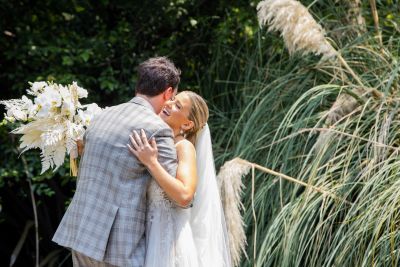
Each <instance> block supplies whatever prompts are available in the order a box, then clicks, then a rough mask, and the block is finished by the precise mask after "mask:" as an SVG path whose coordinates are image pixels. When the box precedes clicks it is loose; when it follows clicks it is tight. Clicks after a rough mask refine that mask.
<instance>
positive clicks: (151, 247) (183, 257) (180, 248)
mask: <svg viewBox="0 0 400 267" xmlns="http://www.w3.org/2000/svg"><path fill="white" fill-rule="evenodd" d="M189 220H190V209H180V208H174V207H166V206H163V205H160V206H153V207H149V210H148V214H147V225H146V260H145V267H198V266H199V263H198V258H197V252H196V247H195V244H194V240H193V234H192V229H191V227H190V223H189Z"/></svg>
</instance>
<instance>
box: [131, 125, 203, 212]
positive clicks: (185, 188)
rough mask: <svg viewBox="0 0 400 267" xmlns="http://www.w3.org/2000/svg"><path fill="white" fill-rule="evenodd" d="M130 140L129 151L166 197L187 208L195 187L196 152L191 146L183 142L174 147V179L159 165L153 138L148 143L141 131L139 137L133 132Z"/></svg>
mask: <svg viewBox="0 0 400 267" xmlns="http://www.w3.org/2000/svg"><path fill="white" fill-rule="evenodd" d="M130 139H131V142H132V145H133V148H132V147H131V146H129V145H128V147H129V150H130V151H131V152H132V153H133V154H134V155H135V156H136V157H137V158H138V159H139V160H140V161H141V162H142V163H143V164H144V165H145V166H146V167H147V169H148V170H149V171H150V173H151V175H152V176H153V177H154V179H156V181H157V183H158V184H159V185H160V187H161V188H162V189H163V190H164V192H165V193H166V194H167V195H168V197H169V198H170V199H171V200H173V201H175V202H176V204H178V205H180V206H182V207H186V206H188V205H189V204H190V203H191V202H192V199H193V196H194V193H195V191H196V185H197V170H196V150H195V148H194V146H193V144H192V143H190V142H189V141H188V142H185V141H183V142H179V143H178V145H177V146H176V152H177V155H178V168H177V171H176V178H175V177H173V176H171V175H170V174H169V173H168V172H167V171H166V170H165V169H164V168H163V167H162V166H161V164H160V163H159V161H158V159H157V155H158V152H157V145H156V142H155V140H154V138H153V139H152V140H151V141H150V143H149V142H148V141H147V137H146V135H145V133H144V131H142V132H141V136H139V135H138V134H137V133H136V132H133V136H131V137H130Z"/></svg>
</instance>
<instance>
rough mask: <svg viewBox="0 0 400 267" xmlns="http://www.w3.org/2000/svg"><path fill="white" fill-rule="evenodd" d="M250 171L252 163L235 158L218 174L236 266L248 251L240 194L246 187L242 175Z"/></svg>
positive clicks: (233, 260)
mask: <svg viewBox="0 0 400 267" xmlns="http://www.w3.org/2000/svg"><path fill="white" fill-rule="evenodd" d="M249 171H250V165H248V164H245V163H243V162H240V161H239V160H237V159H233V160H231V161H227V162H225V164H224V165H223V166H222V167H221V169H220V171H219V173H218V176H217V180H218V185H219V188H220V192H221V198H222V205H223V208H224V214H225V220H226V224H227V230H228V236H229V247H230V252H231V257H232V262H233V265H234V266H238V265H239V263H240V258H241V255H242V253H246V252H245V247H246V244H247V242H246V234H245V231H244V226H245V225H244V222H243V218H242V216H241V214H240V210H242V209H243V208H244V207H243V205H242V203H241V200H240V195H241V193H242V190H243V187H244V185H243V183H242V177H243V176H245V175H246V174H248V173H249Z"/></svg>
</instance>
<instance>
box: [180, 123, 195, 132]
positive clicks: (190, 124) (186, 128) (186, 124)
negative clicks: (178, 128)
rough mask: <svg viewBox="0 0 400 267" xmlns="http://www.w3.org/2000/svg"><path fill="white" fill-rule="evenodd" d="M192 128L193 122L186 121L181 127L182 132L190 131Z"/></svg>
mask: <svg viewBox="0 0 400 267" xmlns="http://www.w3.org/2000/svg"><path fill="white" fill-rule="evenodd" d="M193 127H194V122H193V121H188V122H187V123H184V124H183V125H182V130H184V131H185V132H187V131H189V130H190V129H192V128H193Z"/></svg>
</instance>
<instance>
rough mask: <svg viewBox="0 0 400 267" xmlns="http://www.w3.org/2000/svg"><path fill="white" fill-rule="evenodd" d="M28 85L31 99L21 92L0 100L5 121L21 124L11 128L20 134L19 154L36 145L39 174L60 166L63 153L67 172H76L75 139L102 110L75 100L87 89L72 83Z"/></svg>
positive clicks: (82, 95)
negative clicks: (68, 161)
mask: <svg viewBox="0 0 400 267" xmlns="http://www.w3.org/2000/svg"><path fill="white" fill-rule="evenodd" d="M30 85H31V87H30V89H28V90H27V93H28V94H29V95H32V96H34V99H33V101H32V100H31V99H29V98H28V97H26V96H25V95H24V96H22V98H21V99H11V100H4V101H0V104H3V105H5V106H6V111H7V113H6V114H5V119H6V120H7V121H10V122H15V121H19V122H22V123H23V124H22V126H20V127H18V128H16V129H15V130H13V131H12V133H14V134H22V137H21V145H20V148H21V149H22V152H21V153H23V152H25V151H26V150H28V149H31V148H40V149H41V158H42V173H43V172H45V171H46V170H48V169H50V168H54V167H55V169H57V168H58V167H60V166H61V165H62V164H63V163H64V160H65V153H67V154H69V155H70V158H71V171H72V173H73V175H76V174H77V166H76V163H75V159H76V158H77V156H78V153H77V145H76V141H77V140H79V139H82V137H83V134H84V132H85V130H86V127H87V126H88V125H89V123H90V121H91V119H92V118H93V116H94V115H96V114H97V113H99V112H101V111H102V109H101V108H99V107H98V106H97V104H94V103H93V104H89V105H81V103H80V102H79V99H80V98H85V97H87V95H88V92H87V91H86V90H85V89H83V88H81V87H79V86H78V85H77V83H76V82H73V83H72V84H69V85H66V86H63V85H61V84H55V83H52V82H43V81H42V82H34V83H30Z"/></svg>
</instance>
